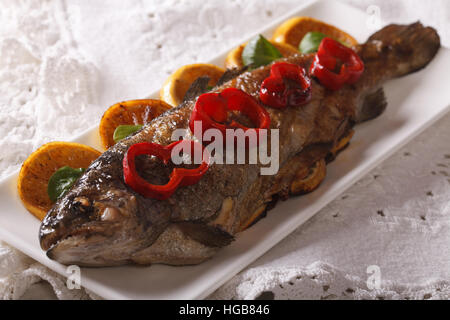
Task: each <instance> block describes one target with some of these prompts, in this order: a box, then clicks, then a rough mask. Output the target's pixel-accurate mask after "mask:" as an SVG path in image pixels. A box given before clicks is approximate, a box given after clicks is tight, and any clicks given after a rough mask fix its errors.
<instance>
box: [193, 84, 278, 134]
mask: <svg viewBox="0 0 450 320" xmlns="http://www.w3.org/2000/svg"><path fill="white" fill-rule="evenodd" d="M228 111H240V112H241V113H242V114H244V115H245V116H247V117H248V118H249V119H250V120H251V121H252V123H253V124H254V125H255V127H254V128H249V127H246V126H244V125H242V124H241V123H239V122H236V121H234V120H232V121H231V122H230V123H226V122H227V119H228ZM195 121H201V122H202V135H203V134H204V132H205V131H206V130H208V129H218V130H220V131H221V132H222V134H223V136H224V138H225V134H226V129H238V128H240V129H242V130H244V131H247V130H250V129H252V130H256V133H257V135H258V136H259V130H260V129H269V127H270V115H269V113H268V112H267V111H266V110H265V109H264V108H263V107H262V106H261V105H260V104H259V103H258V102H257V101H256V100H255V99H253V97H252V96H250V95H248V94H247V93H245V92H244V91H242V90H239V89H236V88H227V89H225V90H223V91H222V92H220V93H205V94H202V95H200V96H199V97H198V99H197V102H196V103H195V106H194V108H193V110H192V113H191V118H190V120H189V127H190V129H191V131H192V132H193V133H194V134H195V132H196V131H195V130H194V123H195ZM197 138H198V139H201V138H202V137H197Z"/></svg>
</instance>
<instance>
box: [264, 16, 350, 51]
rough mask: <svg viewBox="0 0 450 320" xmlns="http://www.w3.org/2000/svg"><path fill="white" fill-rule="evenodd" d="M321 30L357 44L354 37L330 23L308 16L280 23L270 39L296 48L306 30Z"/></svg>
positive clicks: (346, 42) (348, 42)
mask: <svg viewBox="0 0 450 320" xmlns="http://www.w3.org/2000/svg"><path fill="white" fill-rule="evenodd" d="M313 31H315V32H321V33H323V34H325V35H327V36H328V37H331V38H333V39H336V40H339V41H341V42H343V43H345V44H347V45H349V46H355V45H357V44H358V41H356V39H355V38H353V37H352V36H351V35H349V34H348V33H346V32H345V31H342V30H340V29H338V28H336V27H334V26H332V25H329V24H327V23H325V22H322V21H320V20H317V19H314V18H310V17H294V18H291V19H289V20H287V21H286V22H284V23H283V24H281V25H280V26H279V27H278V28H277V29H276V30H275V32H274V34H273V37H272V41H274V42H276V43H283V44H289V45H291V46H293V47H295V48H298V46H299V44H300V41H302V39H303V37H304V36H305V35H306V34H307V33H308V32H313Z"/></svg>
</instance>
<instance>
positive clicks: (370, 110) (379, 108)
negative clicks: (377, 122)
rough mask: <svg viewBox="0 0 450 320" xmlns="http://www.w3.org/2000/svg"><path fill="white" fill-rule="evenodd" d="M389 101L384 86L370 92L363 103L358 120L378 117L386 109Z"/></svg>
mask: <svg viewBox="0 0 450 320" xmlns="http://www.w3.org/2000/svg"><path fill="white" fill-rule="evenodd" d="M386 106H387V101H386V95H385V94H384V90H383V88H379V89H378V90H376V91H375V92H373V93H370V94H368V95H367V96H366V97H365V98H364V100H363V102H362V105H361V108H360V110H359V114H358V115H357V122H363V121H367V120H371V119H373V118H376V117H378V116H379V115H380V114H382V113H383V111H384V110H385V109H386Z"/></svg>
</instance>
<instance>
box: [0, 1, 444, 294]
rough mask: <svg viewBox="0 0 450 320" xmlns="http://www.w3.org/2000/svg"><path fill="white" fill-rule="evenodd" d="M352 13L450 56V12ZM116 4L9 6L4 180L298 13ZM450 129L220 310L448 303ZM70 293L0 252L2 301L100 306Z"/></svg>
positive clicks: (373, 179)
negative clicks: (172, 77) (59, 143)
mask: <svg viewBox="0 0 450 320" xmlns="http://www.w3.org/2000/svg"><path fill="white" fill-rule="evenodd" d="M344 2H347V3H350V4H352V5H355V6H357V7H359V8H361V9H362V10H364V11H366V12H367V14H368V19H374V20H372V21H373V22H374V23H377V21H378V20H377V19H378V18H380V21H381V23H387V22H398V23H406V22H411V21H415V20H421V21H422V22H423V23H424V24H427V25H432V26H434V27H436V28H437V29H438V31H439V33H440V36H441V38H442V43H443V44H444V45H446V46H449V44H450V36H449V30H450V28H449V19H448V16H449V15H450V5H449V3H448V2H447V1H445V0H442V1H435V2H434V5H433V6H429V5H428V6H427V5H426V3H425V2H423V1H381V0H378V1H375V0H371V1H366V0H364V1H344ZM108 4H109V6H108V7H106V8H105V7H104V6H103V4H102V2H101V1H99V0H95V1H89V2H86V1H82V0H75V1H70V2H69V1H63V0H60V1H55V2H46V1H42V2H36V1H35V2H30V3H26V2H24V3H15V2H11V3H0V19H1V20H0V21H2V22H3V23H2V25H5V26H6V27H5V28H2V30H0V57H1V58H0V78H2V79H3V80H4V81H1V82H0V83H1V86H0V92H1V93H2V94H1V95H0V137H1V138H0V147H3V149H4V150H5V149H7V150H11V154H8V155H7V156H3V158H0V172H1V174H0V177H4V176H6V175H7V174H8V173H10V172H12V171H14V170H17V168H18V167H19V166H20V164H21V163H22V161H23V160H24V159H25V158H26V156H27V155H28V154H29V153H30V152H31V151H32V150H34V149H35V148H36V147H38V146H39V145H41V144H42V143H44V142H46V141H50V140H55V139H60V140H64V139H69V138H70V137H72V136H74V135H76V134H77V133H79V132H81V131H83V130H84V129H86V128H87V127H90V126H92V125H94V124H95V122H96V121H97V119H99V117H100V116H101V114H102V113H103V111H104V109H105V106H109V105H111V104H113V103H115V102H117V101H120V100H127V99H135V98H139V97H145V96H146V94H148V92H151V91H152V90H153V89H154V88H157V87H159V86H160V85H161V83H162V82H163V81H164V79H165V78H166V77H167V76H168V75H169V74H170V73H171V72H172V71H173V70H175V69H176V68H177V67H179V66H181V65H183V64H188V63H194V62H201V61H206V60H208V59H209V58H210V57H211V56H214V55H215V54H216V53H217V52H220V51H221V50H223V49H225V48H227V47H229V46H230V45H231V44H232V43H234V42H236V41H237V40H239V39H240V38H242V37H243V36H245V34H251V33H252V32H253V30H256V29H258V28H260V27H261V26H263V25H264V24H266V23H268V22H270V21H271V20H272V19H274V18H275V17H277V16H279V15H282V14H283V13H286V12H288V11H289V10H290V9H291V8H294V7H296V6H298V5H299V1H293V0H281V1H276V2H275V1H258V0H254V1H245V2H239V1H229V2H224V1H208V2H204V1H186V2H182V3H179V2H178V1H175V0H174V1H167V2H164V3H163V4H160V2H157V1H127V2H126V4H125V3H123V2H122V1H110V2H108ZM23 17H26V18H27V19H24V18H23ZM248 17H252V18H251V19H249V18H248ZM117 21H120V23H117ZM242 30H244V32H243V31H242ZM105 31H107V32H105ZM244 33H245V34H244ZM180 43H183V45H182V46H180ZM449 103H450V101H449ZM74 105H77V106H79V107H78V108H73V106H74ZM424 107H426V106H424ZM55 123H58V124H64V125H55ZM449 123H450V115H447V116H445V117H444V118H443V119H442V120H440V121H439V122H438V123H437V124H436V125H434V126H433V127H432V128H430V129H429V130H427V131H426V132H424V133H423V134H421V135H420V136H419V137H418V138H416V139H414V141H413V142H411V143H409V144H408V145H407V146H406V147H404V148H403V149H402V150H401V151H399V152H398V153H396V154H395V155H394V156H392V157H391V158H390V159H388V160H387V161H385V162H384V163H383V164H382V165H380V166H379V167H378V168H376V169H375V170H373V172H371V173H370V174H368V175H367V176H366V177H364V178H363V179H362V180H360V181H359V182H358V183H356V184H355V185H354V186H353V187H351V188H350V189H349V190H347V191H346V192H345V194H344V195H343V196H342V197H340V198H339V199H336V200H335V201H333V202H332V203H330V204H329V205H328V206H327V207H326V208H324V209H323V210H321V211H320V212H319V213H318V214H317V215H316V216H315V217H314V218H312V219H311V220H310V221H308V222H307V223H306V224H305V225H303V226H302V227H300V228H298V229H297V230H296V231H295V232H293V233H292V234H291V235H289V236H288V237H287V238H286V239H284V240H283V241H281V242H280V243H279V244H278V245H276V246H275V247H274V248H273V249H271V250H270V251H269V252H267V253H266V254H265V255H264V256H262V257H261V258H259V259H258V260H257V261H255V262H254V263H252V264H251V265H250V266H249V267H248V268H246V269H245V270H244V271H242V272H241V273H240V274H238V275H237V276H235V277H234V278H233V279H231V280H230V281H229V282H227V283H226V284H225V285H224V286H222V287H221V288H220V289H218V290H217V291H216V292H215V293H214V294H213V295H212V296H211V298H218V299H223V298H234V299H253V298H256V297H258V296H260V295H261V294H262V293H263V292H266V293H265V295H267V294H268V293H267V292H271V293H269V296H270V297H272V296H274V297H275V298H281V299H283V298H293V299H294V298H313V299H314V298H317V299H318V298H324V297H326V298H339V299H347V298H377V297H383V298H392V299H396V298H418V299H423V298H425V299H428V298H447V297H448V295H449V293H450V289H449V288H450V283H449V280H450V254H449V252H450V251H449V250H448V247H449V246H448V243H450V241H449V240H450V223H449V222H450V220H449V216H450V148H449V147H450V145H449V142H448V141H449V140H448V137H449V136H450V126H449ZM374 279H375V280H376V279H380V280H381V282H380V285H379V286H375V287H376V288H375V289H374V288H373V285H372V284H377V282H376V281H375V282H371V281H372V280H374ZM41 280H44V281H43V282H42V281H41ZM64 284H65V280H63V279H61V278H60V277H59V276H57V275H56V274H54V273H53V272H52V271H49V270H48V269H47V268H45V267H43V266H42V265H40V264H38V263H35V262H34V261H32V260H31V259H29V258H27V257H25V256H24V255H22V254H21V253H19V252H17V251H16V250H15V249H13V248H11V247H9V246H8V245H6V244H4V243H0V297H3V298H20V297H22V298H27V299H36V298H48V299H52V298H55V297H58V298H62V299H84V298H97V297H95V295H92V294H90V293H88V292H86V291H85V290H68V289H67V288H66V287H65V285H64Z"/></svg>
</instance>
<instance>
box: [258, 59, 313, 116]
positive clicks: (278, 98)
mask: <svg viewBox="0 0 450 320" xmlns="http://www.w3.org/2000/svg"><path fill="white" fill-rule="evenodd" d="M259 98H260V99H261V101H262V102H263V103H265V104H267V105H269V106H271V107H273V108H278V109H284V108H286V107H287V106H300V105H303V104H306V103H308V102H309V100H310V99H311V80H310V79H309V78H308V77H307V75H306V71H305V69H304V68H302V67H300V66H298V65H296V64H292V63H287V62H278V63H275V64H273V65H272V67H271V68H270V76H269V77H268V78H266V79H265V80H264V81H263V82H262V84H261V89H260V92H259Z"/></svg>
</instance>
